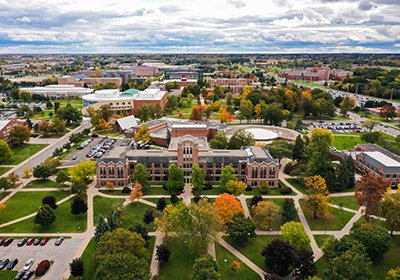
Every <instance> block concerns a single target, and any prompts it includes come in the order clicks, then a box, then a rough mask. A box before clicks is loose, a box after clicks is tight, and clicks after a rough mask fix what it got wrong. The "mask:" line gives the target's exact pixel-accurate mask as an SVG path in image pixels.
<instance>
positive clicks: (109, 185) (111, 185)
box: [106, 181, 115, 191]
mask: <svg viewBox="0 0 400 280" xmlns="http://www.w3.org/2000/svg"><path fill="white" fill-rule="evenodd" d="M114 188H115V184H114V183H113V182H110V181H107V182H106V189H107V190H110V191H111V190H113V189H114Z"/></svg>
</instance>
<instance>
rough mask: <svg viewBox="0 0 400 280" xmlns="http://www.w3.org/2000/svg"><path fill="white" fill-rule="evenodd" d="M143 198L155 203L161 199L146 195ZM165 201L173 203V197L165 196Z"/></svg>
mask: <svg viewBox="0 0 400 280" xmlns="http://www.w3.org/2000/svg"><path fill="white" fill-rule="evenodd" d="M143 199H144V200H147V201H150V202H153V203H157V201H158V200H159V198H155V197H152V198H150V197H149V198H145V197H143ZM165 201H166V202H167V204H171V198H169V197H165Z"/></svg>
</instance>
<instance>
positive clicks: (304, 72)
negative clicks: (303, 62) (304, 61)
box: [282, 67, 353, 81]
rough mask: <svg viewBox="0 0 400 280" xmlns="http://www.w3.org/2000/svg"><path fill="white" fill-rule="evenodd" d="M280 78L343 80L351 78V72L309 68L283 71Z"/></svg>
mask: <svg viewBox="0 0 400 280" xmlns="http://www.w3.org/2000/svg"><path fill="white" fill-rule="evenodd" d="M282 76H283V77H284V78H287V79H289V80H304V81H326V80H329V78H330V77H331V76H332V78H334V79H338V80H344V79H346V78H349V77H352V76H353V72H351V71H345V70H340V69H329V68H327V67H309V68H306V69H291V70H287V71H285V72H284V73H283V74H282Z"/></svg>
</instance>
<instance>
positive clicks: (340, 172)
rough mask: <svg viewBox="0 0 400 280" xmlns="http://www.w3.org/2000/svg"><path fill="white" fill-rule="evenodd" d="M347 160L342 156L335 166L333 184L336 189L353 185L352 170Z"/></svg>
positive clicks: (341, 189)
mask: <svg viewBox="0 0 400 280" xmlns="http://www.w3.org/2000/svg"><path fill="white" fill-rule="evenodd" d="M348 162H349V161H348V160H347V157H345V158H343V159H342V160H341V161H340V165H339V166H338V168H337V172H336V184H335V189H336V190H337V191H343V190H345V189H349V188H351V187H353V186H354V176H355V175H354V170H353V172H352V170H351V169H350V167H349V165H348Z"/></svg>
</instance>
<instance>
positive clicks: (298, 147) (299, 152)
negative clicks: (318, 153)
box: [292, 134, 305, 162]
mask: <svg viewBox="0 0 400 280" xmlns="http://www.w3.org/2000/svg"><path fill="white" fill-rule="evenodd" d="M304 153H305V143H304V141H303V138H301V135H300V134H299V135H298V136H297V137H296V142H295V143H294V148H293V153H292V158H293V159H294V160H297V162H304V161H305V156H304Z"/></svg>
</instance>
